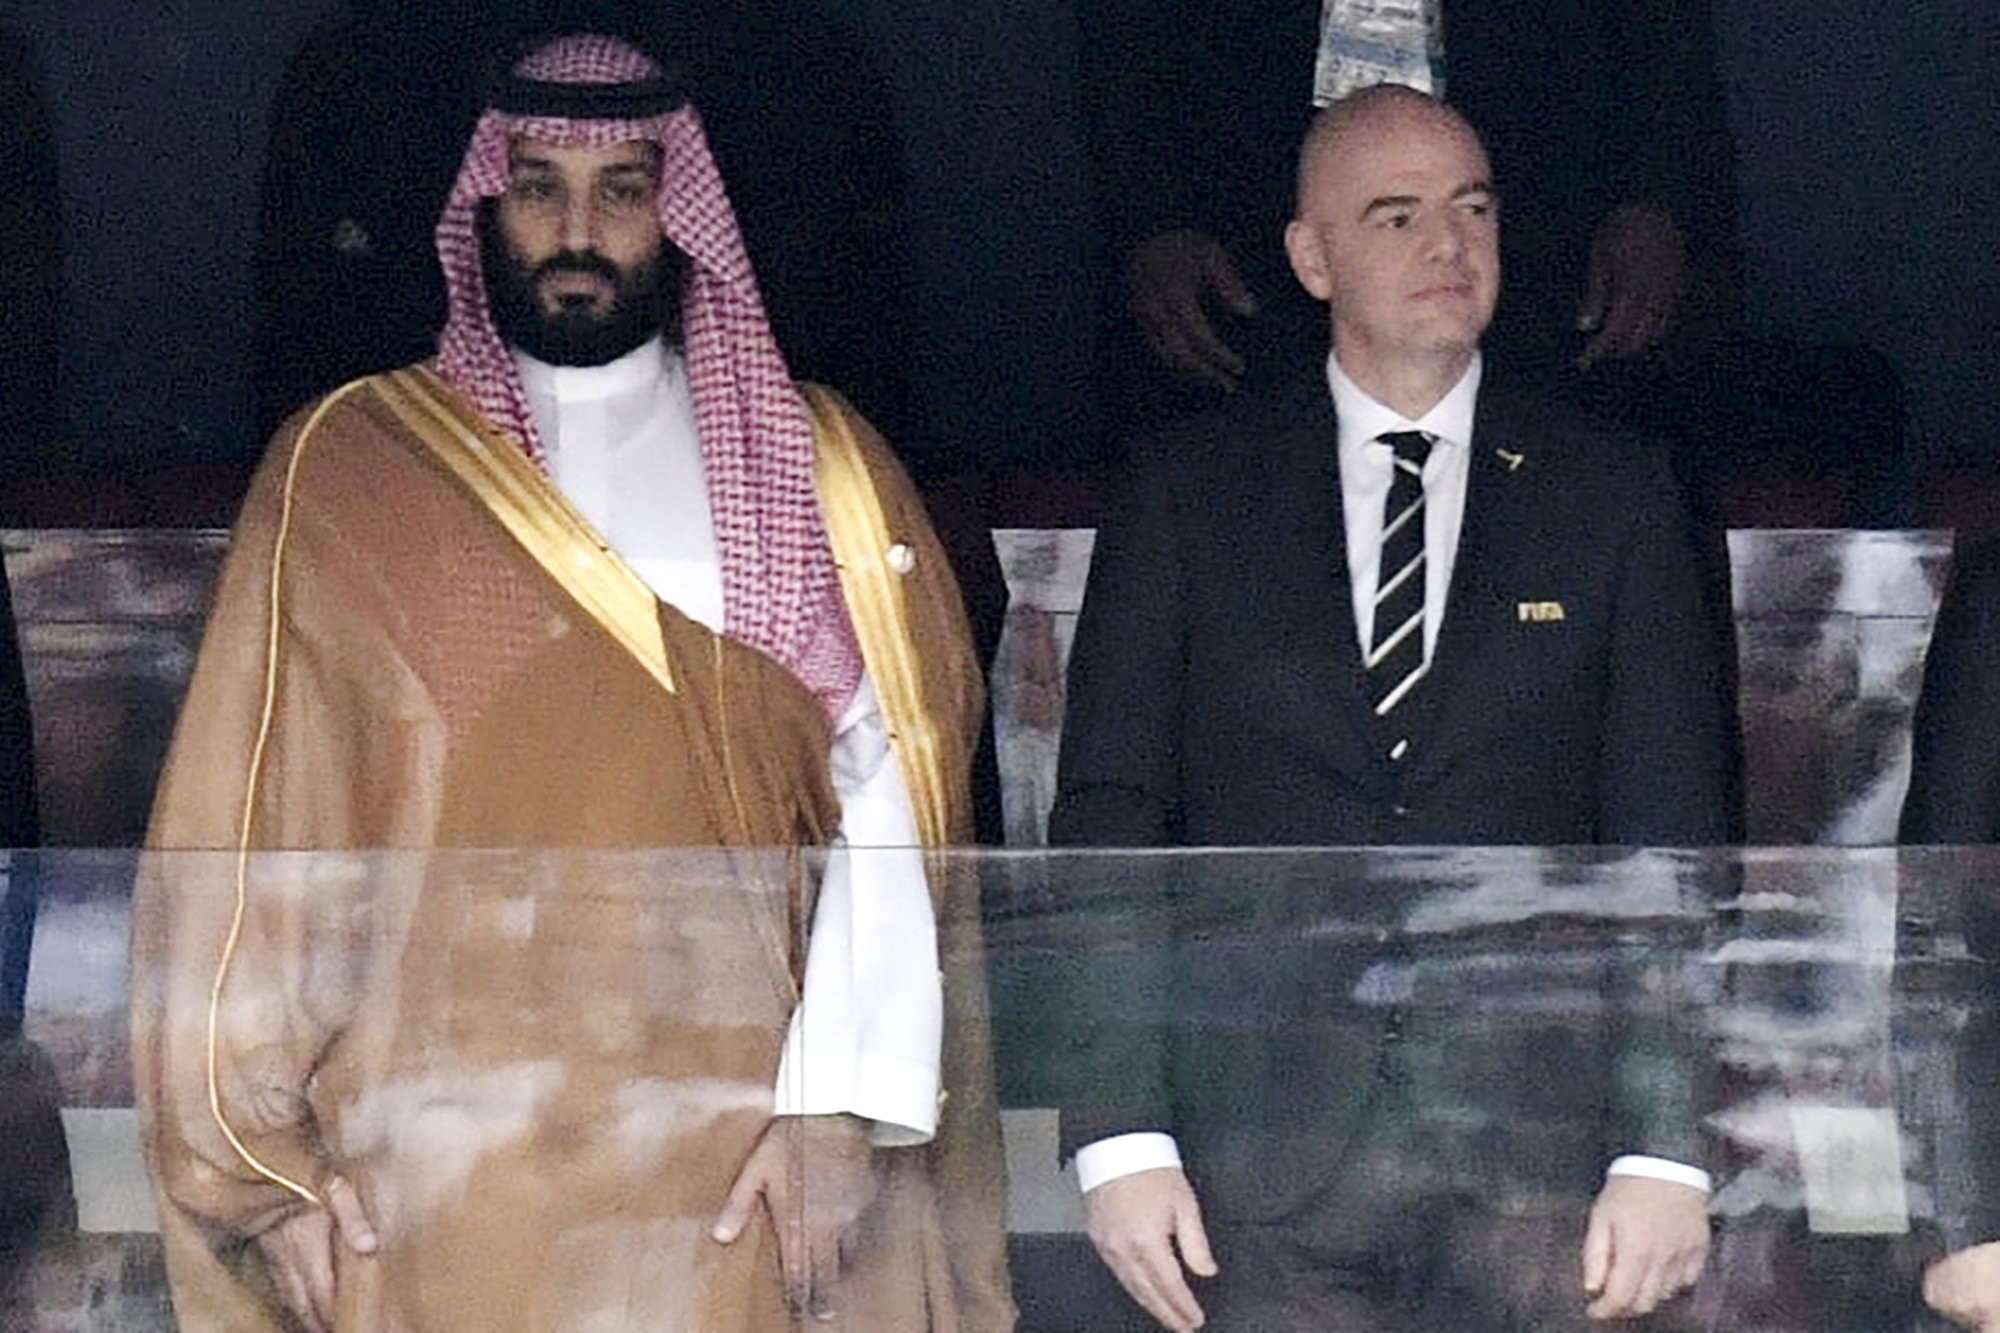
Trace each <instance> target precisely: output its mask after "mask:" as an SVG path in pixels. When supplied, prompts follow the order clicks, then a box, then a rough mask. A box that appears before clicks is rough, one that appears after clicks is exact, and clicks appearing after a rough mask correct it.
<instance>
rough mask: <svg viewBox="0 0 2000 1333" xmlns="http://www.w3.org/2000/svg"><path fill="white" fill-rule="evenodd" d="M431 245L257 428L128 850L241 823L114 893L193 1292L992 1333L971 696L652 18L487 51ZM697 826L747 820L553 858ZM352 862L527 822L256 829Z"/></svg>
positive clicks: (990, 1146)
mask: <svg viewBox="0 0 2000 1333" xmlns="http://www.w3.org/2000/svg"><path fill="white" fill-rule="evenodd" d="M438 252H439V257H440V259H441V260H442V262H443V265H444V270H445V276H446V283H447V288H448V290H449V293H450V307H449V310H450V313H449V321H448V323H447V325H446V327H445V329H444V332H443V334H442V336H441V338H440V340H439V350H438V356H437V358H436V359H435V360H434V361H432V362H428V363H425V364H423V365H419V366H413V367H410V368H407V369H405V370H401V371H394V372H391V373H389V374H386V375H381V376H373V377H370V378H368V379H365V380H360V381H357V382H355V383H353V384H350V385H348V386H346V387H345V388H343V389H340V390H338V391H336V392H335V393H333V394H331V395H329V396H328V397H327V398H326V399H324V400H322V401H320V402H319V403H317V404H315V405H314V406H312V407H311V408H309V409H307V410H306V411H304V412H302V413H301V414H300V415H299V416H298V417H296V418H295V419H294V420H293V421H292V422H290V423H288V425H287V426H286V428H285V429H284V430H283V431H282V432H281V433H280V435H279V437H278V439H277V440H276V441H275V442H274V444H273V446H272V449H271V452H270V454H269V456H268V457H267V459H266V461H265V464H264V466H263V467H262V469H261V470H260V472H259V475H258V479H257V481H256V483H255V484H254V486H253V489H252V493H251V496H250V499H249V501H248V503H247V504H246V507H245V510H244V513H243V516H242V518H241V519H240V520H239V522H238V525H237V529H236V532H235V535H234V538H233V543H232V549H231V554H230V559H229V564H228V567H227V569H226V570H225V573H224V576H223V580H222V583H221V585H220V588H219V591H218V597H217V604H216V609H215V612H214V615H213V618H212V620H211V622H210V626H209V631H208V636H207V639H206V641H205V643H204V646H203V650H202V655H201V660H200V663H199V665H198V668H197V671H196V674H195V679H194V682H193V684H192V686H191V688H190V692H189V697H188V702H187V704H186V707H185V709H184V711H183V714H182V717H181V721H180V726H179V730H178V732H177V735H176V738H175V743H174V749H173V753H172V754H171V756H170V758H169V761H168V765H167V771H166V773H165V776H164V778H163V780H162V784H161V788H160V792H159V796H158V798H157V803H156V808H155V812H154V820H153V824H152V828H151V833H150V838H149V841H150V843H151V844H152V846H153V847H155V848H158V849H163V850H170V849H192V848H204V849H221V850H227V851H231V852H234V853H235V855H234V856H232V857H223V858H215V857H195V856H188V855H181V856H175V855H164V854H163V855H159V856H156V857H152V858H150V859H149V862H148V865H147V866H146V868H145V870H144V871H143V872H142V875H141V883H140V886H139V889H138V892H137V898H136V902H135V914H136V918H137V921H138V926H137V930H136V933H135V984H134V997H135V998H134V1024H135V1038H134V1048H135V1053H136V1059H137V1082H138V1085H139V1089H140V1099H141V1105H142V1110H143V1112H144V1116H145V1124H146V1138H147V1148H148V1153H149V1159H150V1162H151V1165H152V1167H153V1171H154V1176H155V1183H156V1189H157V1194H158V1197H159V1201H160V1205H161V1214H162V1229H163V1231H164V1233H165V1235H166V1238H167V1245H168V1255H169V1268H170V1274H171V1276H172V1280H173V1285H174V1294H175V1301H176V1306H177V1308H178V1310H179V1313H180V1317H181V1319H182V1320H183V1322H184V1323H185V1324H186V1326H188V1327H201V1328H225V1327H226V1328H259V1329H261V1328H273V1329H275V1328H280V1327H287V1326H290V1325H289V1324H288V1323H287V1322H286V1321H288V1320H290V1321H297V1322H301V1323H303V1324H304V1325H305V1326H307V1327H310V1328H326V1329H333V1328H342V1329H344V1328H354V1329H368V1330H400V1329H415V1328H434V1327H454V1328H479V1329H481V1330H488V1329H553V1328H576V1327H590V1328H609V1329H627V1328H629V1329H635V1330H636V1329H647V1330H657V1329H688V1330H704V1331H706V1330H734V1329H744V1330H761V1329H767V1328H768V1329H777V1328H784V1327H791V1326H792V1325H793V1323H794V1321H795V1320H796V1319H798V1318H799V1317H801V1316H802V1315H806V1314H810V1315H812V1316H814V1317H816V1319H817V1320H820V1321H827V1322H831V1323H832V1324H834V1325H835V1326H837V1327H848V1328H853V1329H868V1330H880V1329H887V1330H903V1329H908V1330H912V1331H913V1333H914V1331H916V1330H930V1329H937V1330H943V1329H968V1330H986V1329H1002V1328H1005V1327H1007V1326H1008V1325H1009V1324H1010V1323H1011V1320H1012V1307H1011V1304H1010V1302H1009V1300H1008V1297H1007V1294H1006V1284H1005V1271H1004V1264H1003V1259H1002V1255H1003V1236H1002V1234H1001V1219H1002V1194H1003V1185H1002V1177H1001V1174H1000V1166H999V1160H998V1136H997V1121H996V1118H995V1114H994V1110H993V1104H992V1090H991V1079H990V1072H989V1070H988V1063H987V1054H986V1041H985V1034H984V1030H983V1028H982V1027H981V1026H980V1023H979V1017H978V1015H979V1012H980V1011H979V1008H978V1006H977V1005H976V1004H971V1003H966V1004H963V1005H961V1004H960V1003H959V1000H960V997H961V996H962V995H963V996H967V997H970V996H974V995H976V993H977V987H978V978H977V976H976V973H975V972H974V971H973V968H974V966H975V964H976V936H975V935H972V934H971V933H970V932H972V931H973V930H975V929H976V906H975V905H974V904H973V903H972V902H971V901H970V900H969V898H968V896H967V895H966V894H965V893H964V892H963V891H962V890H963V889H964V887H965V886H964V885H962V884H955V881H954V879H953V877H951V876H947V875H944V874H942V873H933V872H934V871H935V870H936V867H935V866H934V865H932V864H929V863H927V861H926V858H925V856H924V854H923V851H922V848H924V847H925V846H937V845H942V844H946V843H950V842H953V841H964V840H966V835H967V832H968V830H969V823H970V806H969V800H968V797H967V793H966V778H967V768H968V759H969V755H970V752H971V749H972V746H973V743H974V737H975V730H976V726H977V723H978V717H979V710H980V706H981V691H980V682H979V675H978V671H977V667H976V663H975V659H974V656H973V652H972V649H971V646H970V642H969V639H968V636H967V634H966V629H965V623H964V616H963V612H962V610H961V609H960V606H959V602H958V594H957V589H956V586H955V584H954V583H953V581H952V578H951V574H950V571H949V570H948V569H947V568H946V566H945V564H944V561H943V557H942V555H941V554H940V552H939V550H938V547H937V543H936V541H935V539H934V537H933V536H932V534H931V532H930V530H929V528H928V526H927V525H926V523H925V521H924V519H923V515H922V509H921V506H920V504H919V502H918V501H917V499H916V497H915V495H914V493H913V492H912V490H911V488H910V486H909V484H908V482H907V480H906V479H905V478H904V476H903V475H902V473H901V471H900V469H899V468H898V467H897V466H896V464H895V463H894V461H893V459H892V457H891V456H890V454H889V452H888V450H887V449H886V447H884V446H883V445H882V443H881V441H880V440H879V439H878V438H877V437H876V436H875V435H874V433H873V432H872V431H871V430H869V429H868V427H867V425H866V423H864V422H862V421H860V420H859V419H858V418H857V417H855V416H854V415H853V413H852V412H851V410H850V409H848V408H847V407H846V406H845V404H843V403H842V402H841V401H840V400H839V399H838V397H837V396H835V395H833V394H831V393H830V392H828V391H826V390H821V389H816V388H811V387H803V388H802V387H800V386H795V385H794V384H793V382H792V381H791V379H790V377H789V376H788V374H787V373H786V370H785V364H784V360H783V357H782V355H781V354H780V352H779V350H778V348H777V346H776V344H775V343H774V341H773V340H772V337H771V334H770V330H769V328H768V326H767V324H766V321H765V319H764V313H763V307H762V304H761V302H760V300H759V298H758V294H757V287H756V282H755V279H754V277H753V275H752V273H751V271H750V266H749V263H748V261H747V259H746V258H745V255H744V250H743V244H742V240H741V237H740V236H739V234H738V231H737V227H736V223H735V219H734V217H733V215H732V213H731V211H730V207H729V202H728V199H727V197H726V195H725V194H724V192H723V187H722V182H721V180H720V178H719V176H718V174H717V171H716V167H715V164H714V162H713V160H712V159H711V157H710V155H709V152H708V149H707V146H706V144H705V142H704V140H703V136H702V130H701V124H700V121H699V119H698V117H697V115H696V112H695V110H694V109H693V108H692V107H691V106H689V105H688V104H687V100H686V95H685V92H684V90H683V87H682V84H681V81H680V80H679V78H678V77H677V75H676V74H675V72H674V71H673V70H672V69H671V68H668V67H666V66H663V65H662V64H660V63H657V62H655V61H654V60H653V59H651V58H650V57H648V56H646V55H644V54H642V53H641V52H639V51H638V50H637V49H635V48H633V47H631V46H629V45H627V44H625V43H623V42H620V41H617V40H615V39H611V38H606V37H600V36H594V35H584V36H569V37H563V38H558V39H555V40H552V41H547V42H544V43H542V44H540V45H538V46H536V47H534V48H532V49H531V50H530V51H529V52H528V54H526V55H525V56H524V57H523V58H521V59H520V60H519V61H517V62H516V63H515V64H514V65H513V66H512V67H511V70H510V71H509V73H508V75H507V77H506V78H505V79H504V80H502V81H501V83H500V84H499V86H498V87H497V88H496V91H495V93H494V96H493V97H492V99H491V101H490V103H489V109H488V110H487V112H486V113H485V114H484V115H483V116H482V117H481V119H480V121H479V123H478V126H477V128H476V129H475V130H474V132H473V136H472V142H471V145H470V147H469V149H468V151H467V153H466V156H465V161H464V165H463V167H462V168H461V170H460V173H459V176H458V180H457V183H456V185H455V187H454V189H453V191H452V194H451V197H450V200H449V202H448V203H447V205H446V208H445V212H444V216H443V218H442V219H441V221H440V223H439V226H438ZM802 843H826V844H829V850H828V852H827V854H826V855H825V857H824V859H823V862H821V861H819V860H818V859H813V860H812V863H813V864H814V865H822V864H823V871H821V872H820V873H817V874H814V875H812V876H810V877H809V878H808V877H806V876H805V875H804V873H803V872H802V871H801V870H800V869H799V864H800V863H799V859H798V858H796V857H793V856H790V855H788V854H787V853H786V851H785V849H788V848H793V847H796V846H798V845H800V844H802ZM703 846H706V847H719V848H774V849H778V850H777V851H776V852H775V853H774V854H773V855H771V856H768V857H759V856H756V855H751V854H746V853H741V852H737V853H732V854H731V855H729V856H727V857H724V858H721V859H718V858H716V857H715V856H713V855H711V856H709V857H706V858H702V857H698V856H697V855H696V854H695V853H692V852H682V853H678V854H673V855H665V854H662V855H658V856H656V857H654V858H653V859H652V860H649V861H647V862H646V863H645V864H646V865H647V866H648V867H650V868H651V871H652V873H650V874H645V875H641V874H640V873H639V871H638V869H637V866H636V865H635V858H634V857H632V856H626V857H616V856H609V857H607V856H605V855H602V854H585V853H584V852H583V851H581V850H578V849H584V848H596V849H606V848H637V847H678V848H692V847H703ZM375 848H424V849H455V848H513V849H519V850H517V851H516V852H514V853H512V854H511V856H509V857H502V858H499V859H495V858H494V857H492V856H490V855H487V856H481V857H470V858H468V857H453V856H450V855H441V854H435V853H434V854H432V855H430V856H427V857H424V858H421V859H418V860H416V861H413V860H412V859H411V858H409V857H408V856H407V855H406V856H404V857H403V858H400V859H399V858H397V857H395V856H393V855H384V856H375V857H363V858H361V861H360V864H362V865H363V866H364V867H366V869H367V870H368V872H369V873H352V874H344V875H343V874H334V873H319V874H312V875H307V876H306V878H307V879H308V880H310V884H309V885H308V886H307V887H304V888H302V887H301V884H300V877H299V873H298V871H297V866H298V864H299V863H298V862H297V860H296V859H295V858H294V859H291V860H289V861H288V860H286V859H284V858H272V857H268V856H263V855H261V853H263V852H266V851H270V850H276V849H305V850H315V851H322V852H334V851H339V852H345V853H360V852H365V851H367V849H375ZM552 849H569V850H552ZM287 865H289V866H291V867H292V869H290V870H286V869H285V868H284V867H286V866H287ZM413 867H414V868H413ZM635 876H636V877H637V879H638V882H639V883H641V884H642V885H643V887H642V888H641V889H638V890H635V889H634V887H633V884H634V881H635ZM961 878H962V877H961ZM503 885H504V887H501V886H503ZM524 886H526V887H524ZM389 923H393V927H392V926H391V925H390V924H389ZM663 923H670V924H663ZM663 932H664V933H663ZM941 939H942V940H943V941H945V943H946V945H947V947H946V948H944V949H942V950H941V949H940V940H941ZM801 941H803V943H804V947H803V949H801V948H799V947H797V946H798V943H799V942H801ZM691 942H692V943H691ZM967 944H969V945H970V947H961V946H963V945H967ZM801 955H802V956H801ZM940 974H942V978H943V980H942V984H940V980H939V978H940ZM551 975H556V976H561V977H564V978H566V979H567V980H566V983H565V984H556V985H552V984H550V983H549V981H548V978H549V977H550V976H551ZM528 978H533V979H535V981H534V982H532V983H531V982H530V981H529V980H527V979H528ZM529 997H531V998H529ZM274 1014H278V1015H282V1019H281V1020H278V1021H275V1022H274V1019H273V1015H274ZM947 1094H949V1095H948V1096H947Z"/></svg>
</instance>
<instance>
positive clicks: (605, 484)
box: [514, 339, 944, 1146]
mask: <svg viewBox="0 0 2000 1333" xmlns="http://www.w3.org/2000/svg"><path fill="white" fill-rule="evenodd" d="M514 360H515V364H516V365H517V366H518V367H519V368H520V372H521V383H522V386H523V387H524V388H525V389H526V391H527V396H528V404H529V406H530V408H531V409H532V410H533V412H534V416H535V428H536V430H537V432H538V433H539V434H540V436H541V441H542V448H543V452H544V454H545V455H546V457H547V459H548V467H549V475H550V477H551V479H552V480H553V481H554V482H555V484H556V485H557V487H558V488H560V489H561V490H562V492H563V494H564V495H565V496H566V497H568V499H569V501H570V503H571V504H572V505H574V506H576V508H577V511H578V512H579V513H581V514H582V515H583V517H584V518H585V519H586V520H587V521H588V522H589V523H590V524H591V526H592V527H594V528H595V529H596V530H597V532H598V535H599V536H601V537H603V538H604V539H605V540H606V541H607V542H609V543H610V544H611V547H612V549H613V550H615V551H617V552H618V554H619V556H620V557H622V558H623V559H624V560H625V562H626V563H627V564H628V565H630V566H631V567H632V569H633V570H634V571H635V572H636V573H637V574H638V575H639V576H640V577H641V578H643V579H644V580H645V581H646V582H647V584H648V585H649V586H650V587H651V588H652V589H653V592H654V593H655V594H656V595H658V596H659V598H660V599H661V600H662V601H664V602H667V603H669V604H670V605H672V606H673V607H675V608H676V609H678V610H679V611H680V612H681V613H682V614H684V615H686V616H688V617H689V618H690V619H692V620H696V621H699V622H700V623H702V624H703V625H706V626H707V627H708V628H710V629H712V630H715V631H716V632H718V633H719V632H721V630H722V626H723V598H722V558H721V553H720V550H719V548H718V547H717V545H716V539H715V523H714V520H713V517H712V515H711V512H710V509H709V499H708V481H707V475H706V473H705V471H704V469H703V465H702V457H701V440H700V436H699V434H698V433H697V430H696V426H695V416H694V398H693V395H692V393H691V392H690V390H689V387H688V378H687V367H686V363H685V362H684V361H683V360H682V359H681V356H680V354H679V353H678V352H674V351H670V350H668V349H667V348H666V346H665V345H664V344H663V343H662V342H661V341H660V340H659V339H654V340H652V341H650V342H648V343H646V344H645V345H644V346H642V347H639V348H638V349H636V350H634V351H632V352H629V353H627V354H626V355H624V356H622V357H620V358H619V359H618V360H616V361H613V362H611V363H610V364H608V365H603V366H583V367H578V366H551V365H548V364H545V363H543V362H540V361H537V360H535V359H534V358H532V357H529V356H527V355H525V354H523V353H521V352H518V351H517V352H515V354H514ZM831 764H832V776H833V788H834V792H835V794H836V795H837V796H838V797H839V800H840V815H841V823H840V835H839V837H838V838H837V839H836V840H835V843H834V847H833V850H832V852H831V854H830V855H829V857H828V860H827V867H826V875H825V878H824V880H823V881H822V883H821V885H820V891H819V897H818V906H817V907H816V909H815V911H814V914H813V921H812V930H811V936H810V939H809V942H808V947H807V949H806V969H805V983H804V992H803V994H804V998H803V1000H802V1001H801V1003H800V1005H799V1007H798V1009H797V1011H796V1012H794V1013H793V1015H792V1019H791V1026H790V1028H789V1029H788V1031H787V1033H786V1037H785V1046H784V1054H783V1056H782V1058H781V1060H780V1063H779V1066H778V1079H777V1085H776V1088H775V1092H774V1098H773V1109H774V1112H775V1113H776V1114H778V1115H824V1114H833V1113H839V1112H847V1113H851V1114H854V1115H858V1116H862V1117H864V1118H866V1119H868V1120H871V1121H873V1122H875V1130H874V1137H875V1141H876V1142H877V1143H878V1144H882V1145H885V1146H886V1145H896V1144H909V1143H921V1142H924V1141H925V1140H927V1139H929V1138H930V1137H931V1135H932V1134H934V1133H935V1132H936V1129H937V1106H938V1081H939V1073H938V1052H939V1044H940V1040H941V1037H942V1033H943V1026H944V1017H943V1014H944V1001H943V994H942V991H941V989H940V986H939V982H938V958H937V928H936V921H935V918H934V915H933V913H932V911H931V896H930V887H929V883H928V881H927V880H926V878H925V874H924V865H923V859H922V854H921V852H920V851H919V849H918V847H917V833H916V818H915V815H914V813H913V812H912V810H911V806H910V798H909V794H908V792H907V791H906V790H905V788H904V785H903V778H902V773H901V772H900V771H899V769H898V768H897V766H896V761H895V756H894V754H893V752H892V751H891V749H890V746H889V732H888V726H887V724H886V722H885V721H884V720H883V717H882V709H881V705H880V703H879V702H878V700H877V698H876V695H875V689H874V685H873V684H872V683H871V682H870V681H869V679H868V678H867V676H866V675H864V676H863V677H862V680H861V686H860V688H859V689H858V690H857V691H856V692H855V696H854V699H853V701H852V702H851V703H850V704H849V705H848V707H847V710H846V712H845V713H844V714H843V715H842V717H841V718H840V720H839V723H838V724H837V725H836V727H835V728H834V737H833V748H832V755H831Z"/></svg>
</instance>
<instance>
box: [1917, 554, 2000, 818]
mask: <svg viewBox="0 0 2000 1333" xmlns="http://www.w3.org/2000/svg"><path fill="white" fill-rule="evenodd" d="M1996 634H2000V544H1995V545H1989V546H1985V547H1981V548H1975V549H1971V550H1966V551H1961V552H1959V553H1958V554H1957V555H1956V557H1955V558H1954V560H1953V564H1952V571H1951V580H1950V582H1949V583H1948V584H1947V585H1946V587H1945V594H1944V601H1943V603H1942V604H1941V605H1940V606H1939V608H1938V616H1937V624H1936V627H1935V628H1934V629H1933V630H1932V631H1931V642H1930V649H1929V651H1928V653H1927V654H1926V655H1925V658H1924V684H1923V693H1922V695H1921V696H1920V697H1919V698H1918V700H1917V715H1916V721H1915V723H1914V725H1913V730H1912V734H1911V739H1910V790H1909V795H1908V796H1906V797H1905V798H1904V800H1903V815H1902V824H1901V827H1900V828H1899V830H1898V838H1899V840H1900V841H1903V842H1910V843H1984V842H1994V841H1996V840H2000V760H1996V759H1995V757H1994V753H1993V737H1994V735H1995V732H1996V729H2000V669H1996V668H1995V666H1994V664H1993V663H1992V661H1991V649H1992V645H1993V644H1994V643H1995V642H1996V638H1995V635H1996Z"/></svg>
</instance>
